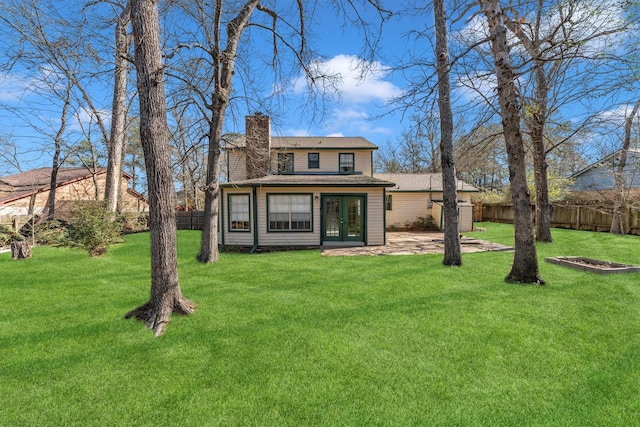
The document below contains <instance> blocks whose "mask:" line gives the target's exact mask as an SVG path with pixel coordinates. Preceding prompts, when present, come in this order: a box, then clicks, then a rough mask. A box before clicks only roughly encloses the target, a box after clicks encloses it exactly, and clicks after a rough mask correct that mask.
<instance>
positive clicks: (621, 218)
mask: <svg viewBox="0 0 640 427" xmlns="http://www.w3.org/2000/svg"><path fill="white" fill-rule="evenodd" d="M638 109H640V100H638V101H636V103H635V105H634V106H633V108H632V109H631V113H630V114H629V115H628V116H627V117H626V119H625V122H624V139H623V143H622V149H621V150H620V158H619V159H618V164H617V165H616V170H615V172H614V177H615V183H616V188H615V199H614V203H613V220H612V221H611V229H610V230H609V231H610V232H611V233H614V234H625V233H626V232H627V221H626V217H625V214H624V210H625V207H626V206H625V189H626V185H625V168H626V166H627V153H628V152H629V147H630V146H631V128H632V126H633V119H634V118H635V117H636V115H637V114H638Z"/></svg>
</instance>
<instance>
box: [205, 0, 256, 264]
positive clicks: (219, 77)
mask: <svg viewBox="0 0 640 427" xmlns="http://www.w3.org/2000/svg"><path fill="white" fill-rule="evenodd" d="M259 3H260V1H259V0H247V1H246V3H245V4H244V6H243V7H242V9H241V10H240V12H239V13H238V15H237V16H236V17H235V18H234V19H233V20H232V21H231V22H229V24H228V25H227V27H226V28H227V46H226V48H225V50H224V52H222V53H219V54H217V55H216V58H215V64H216V67H215V70H213V72H214V73H215V89H214V92H213V94H212V102H211V105H212V107H211V118H210V121H209V153H208V157H207V182H206V185H205V190H204V191H205V196H204V225H203V228H202V239H201V242H200V253H199V254H198V261H200V262H208V263H211V262H217V261H218V256H219V255H218V206H219V201H218V194H219V188H220V184H219V179H218V178H219V177H218V175H219V172H220V148H221V146H222V126H223V124H224V116H225V111H226V109H227V106H228V105H229V95H230V93H231V86H232V83H233V73H234V69H235V61H236V56H237V52H238V43H239V42H240V36H241V35H242V32H243V31H244V29H245V28H246V26H247V24H248V23H249V18H250V17H251V14H252V13H253V11H254V10H255V8H256V7H258V4H259ZM221 8H222V1H221V0H218V1H217V9H216V10H217V13H218V15H217V17H218V19H217V20H216V22H215V24H214V25H215V28H214V38H215V40H216V44H217V45H218V46H220V40H221V35H220V32H221V22H220V19H219V17H220V14H221V12H222V11H221Z"/></svg>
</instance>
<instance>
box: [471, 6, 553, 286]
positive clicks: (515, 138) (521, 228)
mask: <svg viewBox="0 0 640 427" xmlns="http://www.w3.org/2000/svg"><path fill="white" fill-rule="evenodd" d="M480 4H481V6H482V9H483V12H484V13H485V15H486V17H487V20H488V23H489V31H490V34H491V51H492V55H493V58H494V62H495V68H496V77H497V83H498V98H499V102H500V114H501V116H502V127H503V132H504V139H505V144H506V148H507V157H508V163H509V181H510V183H511V193H512V200H513V211H514V213H513V216H514V228H515V254H514V259H513V265H512V267H511V272H510V273H509V274H508V275H507V277H506V281H508V282H512V283H534V284H544V280H542V278H541V277H540V274H539V272H538V258H537V254H536V246H535V240H534V235H533V222H532V218H531V200H530V196H529V189H528V186H527V176H526V169H525V162H524V157H525V152H524V143H523V141H522V133H521V132H520V107H519V103H518V98H517V96H516V90H515V74H514V72H513V68H512V66H511V58H510V56H509V46H508V44H507V29H506V27H505V25H504V22H503V16H502V9H501V7H500V2H499V1H498V0H481V1H480Z"/></svg>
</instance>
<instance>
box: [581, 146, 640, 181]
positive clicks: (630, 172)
mask: <svg viewBox="0 0 640 427" xmlns="http://www.w3.org/2000/svg"><path fill="white" fill-rule="evenodd" d="M621 154H622V150H621V149H620V150H617V151H615V152H613V153H611V154H609V155H608V156H606V157H603V158H602V159H600V160H598V161H596V162H595V163H592V164H590V165H589V166H587V167H586V168H584V169H582V170H580V171H578V172H576V173H574V174H573V175H571V177H570V178H571V179H573V180H574V182H573V184H572V185H571V187H570V191H593V190H613V189H615V188H616V183H615V169H616V164H617V163H618V162H619V159H620V156H621ZM624 175H625V180H626V187H627V188H639V187H640V149H637V148H629V150H628V151H627V162H626V164H625V167H624Z"/></svg>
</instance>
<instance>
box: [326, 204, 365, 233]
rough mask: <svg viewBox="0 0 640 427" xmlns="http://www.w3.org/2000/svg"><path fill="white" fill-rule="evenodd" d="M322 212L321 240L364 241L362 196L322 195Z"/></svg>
mask: <svg viewBox="0 0 640 427" xmlns="http://www.w3.org/2000/svg"><path fill="white" fill-rule="evenodd" d="M322 212H323V215H322V218H323V224H322V240H323V241H330V242H363V241H364V233H365V230H364V228H365V227H364V196H353V195H332V196H329V195H327V196H323V197H322Z"/></svg>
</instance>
